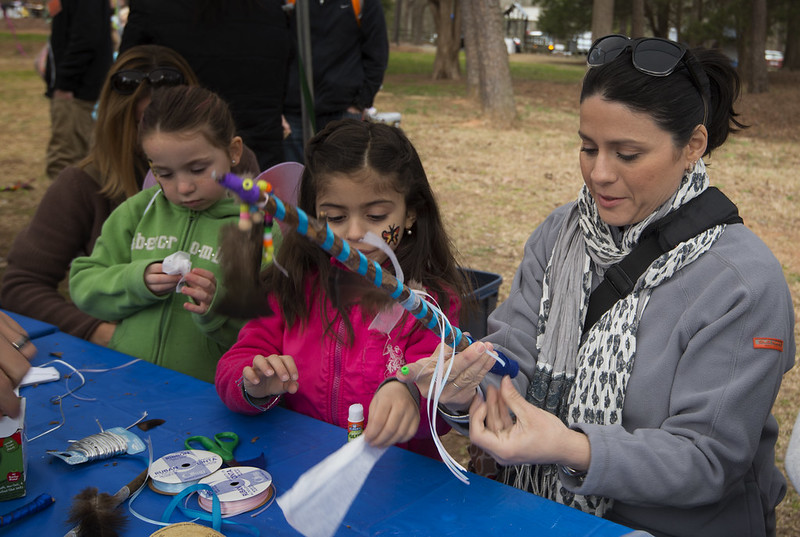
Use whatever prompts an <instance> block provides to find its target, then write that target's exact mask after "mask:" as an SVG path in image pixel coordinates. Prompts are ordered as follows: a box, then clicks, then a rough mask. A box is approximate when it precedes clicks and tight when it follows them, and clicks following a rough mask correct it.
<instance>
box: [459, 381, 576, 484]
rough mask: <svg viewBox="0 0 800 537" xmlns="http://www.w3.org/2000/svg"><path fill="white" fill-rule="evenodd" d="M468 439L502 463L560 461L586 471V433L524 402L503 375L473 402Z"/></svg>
mask: <svg viewBox="0 0 800 537" xmlns="http://www.w3.org/2000/svg"><path fill="white" fill-rule="evenodd" d="M512 414H513V415H514V416H515V417H516V419H514V418H512ZM469 438H470V441H471V442H472V443H473V444H475V445H477V446H479V447H481V448H483V449H484V450H485V451H486V452H488V453H489V454H490V455H491V456H492V457H493V458H494V459H495V460H496V461H497V462H499V463H500V464H502V465H506V466H508V465H514V464H563V465H566V466H570V467H571V468H574V469H576V470H586V469H587V468H589V462H590V459H591V451H590V447H589V439H588V438H587V436H586V435H584V434H583V433H581V432H579V431H573V430H571V429H569V428H568V427H567V426H566V425H564V423H562V422H561V420H560V419H559V418H558V417H557V416H555V415H553V414H551V413H549V412H547V411H546V410H542V409H541V408H538V407H536V406H534V405H532V404H530V403H529V402H528V401H526V400H525V398H524V397H523V396H522V395H520V393H519V392H518V391H517V389H516V388H515V387H514V385H513V384H512V382H511V379H510V378H509V377H504V378H503V380H502V382H501V383H500V390H499V391H498V390H497V389H496V388H495V387H494V386H489V387H488V388H487V391H486V400H485V401H483V400H481V398H480V397H476V398H475V401H473V403H472V406H471V407H470V420H469Z"/></svg>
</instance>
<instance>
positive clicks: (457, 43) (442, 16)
mask: <svg viewBox="0 0 800 537" xmlns="http://www.w3.org/2000/svg"><path fill="white" fill-rule="evenodd" d="M429 3H430V6H431V11H432V13H433V20H434V23H435V25H436V57H435V58H434V60H433V78H434V80H442V79H443V80H458V79H460V78H461V69H460V66H459V63H458V51H459V50H461V9H460V7H459V1H458V0H429Z"/></svg>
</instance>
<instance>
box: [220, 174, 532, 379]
mask: <svg viewBox="0 0 800 537" xmlns="http://www.w3.org/2000/svg"><path fill="white" fill-rule="evenodd" d="M218 181H219V183H220V184H221V185H222V186H224V187H225V188H227V189H229V190H231V191H233V192H234V193H235V194H236V195H237V196H239V198H240V199H241V200H242V204H243V207H242V211H241V212H240V215H241V217H242V218H245V217H247V215H253V214H254V213H255V212H257V210H258V209H263V210H264V211H265V212H266V213H268V214H269V215H271V216H273V217H274V218H277V219H278V220H280V221H281V222H284V223H285V224H287V225H289V226H290V227H291V228H292V229H293V230H295V231H297V232H298V233H300V234H301V235H303V236H305V237H306V238H308V239H309V240H311V241H312V242H313V243H315V244H317V245H318V246H319V247H320V248H322V249H323V250H325V251H326V252H328V253H329V254H331V255H332V256H333V257H334V258H335V259H336V260H337V261H339V262H340V263H342V264H343V265H344V266H345V267H347V268H348V269H349V270H351V271H353V272H355V273H357V274H360V275H361V276H363V277H364V278H366V279H367V280H368V281H370V282H372V284H373V285H375V287H378V288H380V289H382V290H383V291H385V292H386V293H388V294H389V296H390V297H391V298H393V299H394V300H396V301H398V302H399V303H400V305H402V306H403V308H404V309H405V310H406V311H408V312H409V313H411V315H413V316H414V317H415V318H416V319H417V321H419V322H420V323H422V325H423V326H425V327H426V328H427V329H428V330H431V331H432V332H434V333H435V334H436V335H437V336H440V337H443V339H444V342H445V343H446V344H447V345H449V346H450V347H453V348H454V349H455V350H456V351H457V352H459V351H463V350H464V349H466V348H467V347H468V346H469V345H470V343H472V342H473V340H472V338H470V337H469V336H467V335H466V334H464V333H463V332H462V331H461V330H460V329H459V328H457V327H455V326H452V325H451V324H450V323H449V322H445V323H443V325H444V333H443V334H442V329H441V327H440V326H441V325H440V319H439V314H438V313H437V312H436V311H435V310H434V309H433V308H431V307H429V304H428V303H427V302H426V301H425V300H423V299H422V298H420V296H419V295H418V294H417V293H416V292H415V291H414V290H412V289H410V288H409V287H407V286H405V285H403V284H402V282H400V281H399V280H397V278H395V277H394V276H393V275H392V274H390V273H388V272H385V271H384V270H383V269H382V268H381V266H380V265H379V264H378V263H377V262H375V261H370V260H368V259H367V257H366V256H365V255H364V254H362V253H361V252H360V251H359V250H358V249H357V248H353V247H351V245H350V243H349V242H347V241H346V240H344V239H342V238H341V237H338V236H337V235H336V234H334V233H333V231H332V230H331V228H330V227H329V226H328V224H327V223H323V222H321V221H320V220H318V219H316V218H314V217H310V216H308V214H306V212H305V211H303V210H302V209H300V208H299V207H294V206H292V205H289V204H285V203H283V202H282V201H281V200H280V199H278V197H276V196H275V195H274V194H272V193H271V190H272V189H271V187H270V185H269V183H268V182H267V181H265V180H260V181H253V180H252V179H246V178H242V177H239V176H238V175H236V174H233V173H226V174H225V175H224V176H222V177H221V178H219V179H218ZM244 205H247V207H248V210H247V211H245V210H244ZM240 228H242V229H246V224H244V225H240ZM492 354H493V355H494V358H495V361H496V363H495V364H494V366H493V367H492V369H491V372H492V373H496V374H498V375H509V376H511V377H512V378H513V377H515V376H516V375H517V373H518V372H519V365H518V364H517V363H516V362H514V361H513V360H510V359H508V358H507V357H505V356H503V357H500V356H498V355H497V354H496V353H492Z"/></svg>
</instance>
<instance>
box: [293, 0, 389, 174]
mask: <svg viewBox="0 0 800 537" xmlns="http://www.w3.org/2000/svg"><path fill="white" fill-rule="evenodd" d="M292 3H293V2H292ZM356 4H358V5H359V6H360V7H358V8H356V7H355V6H356ZM356 9H358V13H356ZM308 18H309V34H310V36H311V56H312V66H313V81H312V82H313V90H314V103H313V110H314V118H315V123H316V124H315V126H314V127H315V129H316V132H319V131H321V130H322V129H323V128H324V127H325V125H327V124H328V123H330V122H331V121H334V120H337V119H343V118H356V119H364V118H365V117H366V110H367V109H368V108H370V107H371V106H372V103H373V100H374V99H375V95H376V94H377V93H378V90H379V89H380V88H381V84H382V83H383V75H384V72H385V71H386V66H387V65H388V63H389V39H388V37H387V34H386V20H385V18H384V14H383V7H382V6H381V2H380V0H361V1H360V2H351V0H341V1H340V2H331V1H325V0H321V1H319V2H308ZM291 28H292V41H293V42H294V43H297V17H296V16H292V23H291ZM301 87H302V86H301V80H300V76H299V69H298V60H297V58H293V59H292V60H291V61H290V62H289V81H288V85H287V90H286V101H285V103H284V111H283V114H284V117H285V119H286V122H287V123H288V128H289V129H290V130H291V132H290V133H289V134H288V137H287V138H286V139H285V140H284V149H285V151H286V159H287V160H292V161H295V162H303V143H304V140H305V139H307V138H310V137H311V133H308V136H306V137H305V138H304V136H303V121H302V96H301V95H302V93H301Z"/></svg>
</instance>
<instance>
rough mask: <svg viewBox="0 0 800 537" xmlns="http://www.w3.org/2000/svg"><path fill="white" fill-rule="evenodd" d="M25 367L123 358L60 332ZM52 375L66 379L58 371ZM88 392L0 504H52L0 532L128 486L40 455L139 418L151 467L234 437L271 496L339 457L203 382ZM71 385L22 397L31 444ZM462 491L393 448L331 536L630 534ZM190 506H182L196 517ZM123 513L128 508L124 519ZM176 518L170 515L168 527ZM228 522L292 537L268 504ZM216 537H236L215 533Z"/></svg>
mask: <svg viewBox="0 0 800 537" xmlns="http://www.w3.org/2000/svg"><path fill="white" fill-rule="evenodd" d="M36 346H37V347H38V349H39V354H38V356H37V358H36V359H35V365H43V364H44V363H46V362H49V361H50V360H53V359H56V355H54V354H53V353H56V354H57V359H61V360H64V361H65V362H67V363H69V364H71V365H72V366H74V367H76V368H78V369H106V368H109V367H115V366H119V365H122V364H124V363H126V362H128V361H129V360H130V359H131V358H130V357H129V356H126V355H123V354H120V353H117V352H115V351H111V350H108V349H105V348H102V347H98V346H96V345H93V344H91V343H88V342H86V341H83V340H80V339H77V338H75V337H72V336H70V335H68V334H65V333H62V332H55V333H52V334H50V335H46V336H42V337H39V338H38V339H37V340H36ZM56 367H57V368H58V369H59V370H60V371H62V373H64V374H67V373H68V372H69V371H68V369H67V368H66V367H64V366H62V365H59V364H56ZM84 375H85V377H86V384H85V385H84V386H83V387H81V388H80V389H79V390H77V391H76V392H75V393H74V397H73V396H68V397H66V398H65V399H64V404H63V410H64V415H65V423H64V425H63V426H62V427H60V428H59V429H57V430H56V431H54V432H52V433H50V434H47V435H45V436H43V437H41V438H38V439H36V440H33V441H31V442H29V443H28V445H27V450H28V451H27V453H28V472H27V476H26V477H27V483H28V495H27V497H26V498H23V499H19V500H12V501H7V502H2V503H0V514H2V513H7V512H9V511H11V510H12V509H15V508H17V507H19V506H21V505H23V504H24V503H26V502H28V501H31V500H33V499H34V498H36V497H37V496H38V495H39V494H42V493H48V494H50V495H52V496H53V497H54V498H55V499H56V503H55V504H54V505H53V506H52V507H49V508H47V509H45V510H44V511H42V512H39V513H37V514H35V515H32V516H30V517H28V518H25V519H23V520H21V521H19V522H16V523H14V524H13V525H12V526H10V527H9V528H8V530H6V531H10V532H11V533H10V534H14V535H42V536H44V535H47V536H48V537H50V536H59V535H63V534H64V533H65V532H66V531H67V530H68V529H69V528H68V526H67V524H66V519H67V516H68V511H69V508H70V505H71V502H72V497H73V496H74V495H75V494H76V493H78V492H79V491H81V490H82V489H84V488H85V487H89V486H93V487H97V488H98V489H99V490H100V491H101V492H107V493H109V494H114V493H115V492H116V491H117V490H118V489H119V488H121V487H122V486H123V485H125V484H126V483H128V482H129V481H130V480H132V479H133V478H134V477H136V476H137V475H138V474H139V473H140V472H141V471H142V470H143V469H144V468H145V467H146V462H145V461H144V460H143V459H141V458H138V457H135V456H130V455H126V456H117V457H114V458H112V459H106V460H99V461H94V462H89V463H84V464H81V465H75V466H70V465H68V464H67V463H65V462H63V461H61V460H60V459H57V458H55V457H53V456H52V455H50V454H48V453H46V450H64V449H66V448H67V447H68V445H69V443H70V441H74V440H78V439H81V438H84V437H86V436H88V435H91V434H94V433H97V432H98V431H99V428H98V422H99V423H100V424H101V425H102V426H103V427H104V428H111V427H128V426H129V425H131V424H132V423H133V422H135V421H136V420H137V419H139V418H140V417H141V415H142V413H143V412H145V411H147V413H148V418H147V419H155V418H160V419H163V420H165V423H164V424H163V425H161V426H159V427H156V428H154V429H151V430H150V431H148V432H142V431H140V430H139V429H138V428H137V427H133V428H132V429H131V430H132V431H134V432H136V434H137V435H138V436H140V437H141V438H142V439H145V438H146V437H149V438H150V439H151V440H152V444H153V457H154V458H159V457H162V456H164V455H166V454H168V453H171V452H174V451H179V450H181V449H183V442H184V440H185V439H186V438H187V437H188V436H189V435H198V434H201V435H205V436H209V437H211V436H213V435H214V434H215V433H217V432H221V431H234V432H236V433H237V434H238V435H239V436H240V438H241V443H240V445H239V447H238V448H237V450H236V453H235V455H236V458H237V459H238V460H246V459H252V458H255V457H257V456H259V455H261V454H263V455H264V456H265V457H266V461H267V467H266V468H267V471H269V473H270V474H271V475H272V477H273V480H274V485H275V487H276V489H277V493H278V495H280V494H281V493H283V492H285V491H286V490H288V489H289V488H290V487H291V486H292V485H293V484H294V482H295V481H296V480H297V479H298V477H300V475H302V474H303V473H304V472H305V471H306V470H307V469H308V468H310V467H311V466H313V465H314V464H316V463H317V462H319V461H320V460H322V459H323V458H325V457H326V456H327V455H329V454H331V453H332V452H334V451H335V450H336V449H338V448H339V447H341V446H342V445H343V444H344V443H345V442H346V439H347V433H346V431H345V430H344V429H340V428H338V427H334V426H332V425H329V424H327V423H323V422H320V421H317V420H314V419H312V418H309V417H306V416H303V415H300V414H297V413H294V412H291V411H288V410H285V409H282V408H275V409H273V410H270V411H269V412H267V413H264V414H261V415H258V416H243V415H239V414H235V413H233V412H231V411H229V410H228V409H227V408H225V406H224V405H223V404H222V403H221V402H220V400H219V399H218V397H217V394H216V392H215V390H214V387H213V386H212V385H211V384H207V383H205V382H202V381H199V380H196V379H193V378H190V377H187V376H185V375H182V374H180V373H176V372H174V371H170V370H167V369H163V368H161V367H158V366H155V365H153V364H150V363H147V362H142V361H140V362H137V363H135V364H133V365H130V366H128V367H125V368H122V369H118V370H113V371H108V372H86V373H84ZM78 384H79V381H78V378H77V375H75V374H72V375H71V377H70V378H69V380H68V381H66V380H64V379H62V380H60V381H57V382H51V383H47V384H42V385H39V386H31V387H27V388H23V389H22V395H23V396H25V397H26V398H27V417H26V431H27V436H28V438H33V437H34V436H36V435H38V434H39V433H41V432H43V431H46V430H48V429H50V428H51V427H53V426H54V424H55V423H58V422H59V421H60V419H61V415H60V413H59V408H58V406H57V405H53V404H52V403H51V401H50V399H51V397H52V396H54V395H60V394H63V393H65V392H66V391H67V390H68V389H70V388H72V387H74V386H77V385H78ZM470 479H471V484H469V485H464V484H462V483H461V482H460V481H458V480H457V479H456V478H455V477H454V476H453V475H452V474H451V473H450V472H449V470H447V468H446V467H445V466H444V464H442V463H441V461H437V460H433V459H429V458H427V457H423V456H420V455H416V454H414V453H410V452H408V451H405V450H402V449H399V448H395V447H392V448H390V449H389V450H388V451H387V452H386V453H385V454H384V456H383V457H382V458H381V459H380V460H379V461H378V463H377V465H376V466H375V468H374V469H373V471H372V473H371V474H370V475H369V477H368V479H367V481H366V483H365V485H364V487H363V488H362V490H361V492H360V493H359V495H358V496H357V497H356V499H355V502H354V503H353V505H352V507H351V509H350V511H349V512H348V513H347V515H346V516H345V518H344V520H343V522H342V524H341V526H340V527H339V529H338V531H337V533H336V535H338V536H348V537H352V536H356V535H402V536H408V535H419V536H423V535H424V536H429V535H436V536H439V535H459V536H464V535H503V536H506V537H508V536H512V535H525V536H532V535H536V536H559V537H569V536H586V535H592V536H619V535H624V534H626V533H628V532H630V530H629V529H627V528H625V527H623V526H619V525H616V524H613V523H610V522H608V521H605V520H602V519H600V518H596V517H593V516H590V515H586V514H584V513H581V512H579V511H577V510H574V509H571V508H568V507H564V506H562V505H559V504H556V503H553V502H550V501H548V500H544V499H542V498H539V497H537V496H534V495H532V494H528V493H526V492H522V491H519V490H517V489H514V488H512V487H508V486H505V485H502V484H499V483H496V482H494V481H491V480H488V479H485V478H482V477H480V476H477V475H470ZM195 498H196V497H194V498H192V499H190V505H191V506H192V507H194V508H197V505H196V499H195ZM170 499H171V497H169V496H165V495H161V494H158V493H156V492H153V491H152V490H151V489H149V488H146V489H145V490H144V491H143V492H142V494H141V495H140V497H139V498H137V499H136V501H135V502H134V509H135V510H136V511H137V512H138V513H140V514H142V515H144V516H147V517H149V518H152V519H160V518H161V515H162V513H163V511H164V509H165V508H166V506H167V505H168V503H169V501H170ZM126 512H127V509H126ZM127 516H128V519H129V520H130V525H129V528H128V529H127V530H126V531H125V532H124V533H123V535H125V536H131V537H134V536H136V537H138V536H148V535H150V534H151V533H153V532H154V531H156V530H157V529H158V527H157V526H154V525H151V524H147V523H145V522H142V521H140V520H138V519H136V518H134V517H133V516H131V515H130V514H128V515H127ZM182 520H185V518H183V515H181V514H180V513H176V514H175V515H173V518H172V521H173V522H178V521H182ZM233 520H236V521H239V522H244V523H249V524H253V525H255V526H257V527H258V528H259V529H260V531H261V535H265V536H266V535H269V536H283V535H287V536H296V535H298V533H297V532H296V531H295V530H294V529H293V528H291V527H290V526H289V525H288V523H287V522H286V520H285V519H284V516H283V513H282V511H281V509H280V508H279V506H278V505H277V503H273V504H272V505H271V506H270V507H269V508H267V509H266V510H265V511H264V512H263V513H261V514H260V515H259V516H258V517H256V518H252V517H250V516H249V514H242V515H238V516H236V517H234V518H233ZM223 533H226V535H229V536H232V535H244V534H245V533H243V532H242V531H241V530H237V529H233V527H228V526H223Z"/></svg>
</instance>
